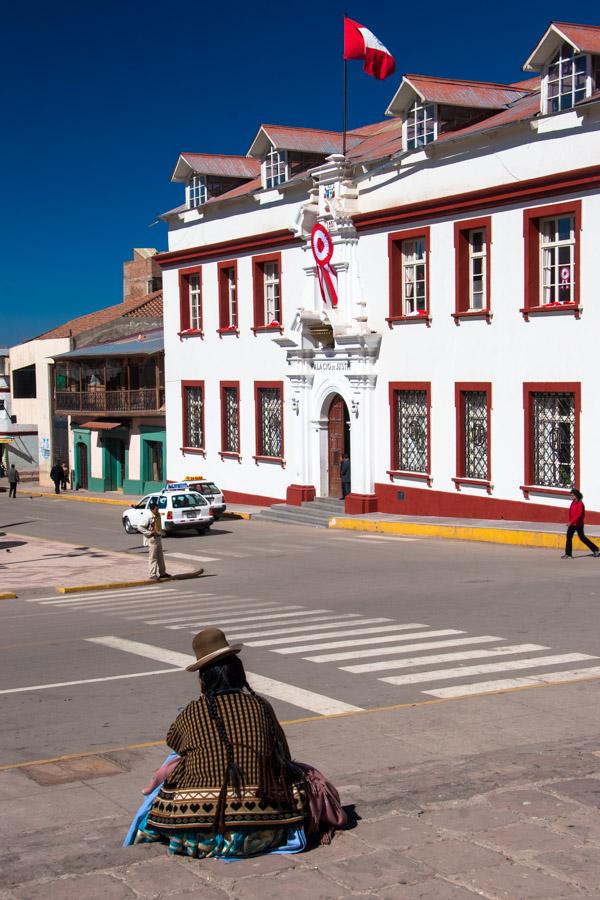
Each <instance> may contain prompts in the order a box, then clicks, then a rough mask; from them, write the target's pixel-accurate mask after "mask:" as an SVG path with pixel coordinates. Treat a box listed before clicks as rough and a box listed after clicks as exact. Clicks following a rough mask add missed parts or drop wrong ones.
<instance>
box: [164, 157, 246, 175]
mask: <svg viewBox="0 0 600 900" xmlns="http://www.w3.org/2000/svg"><path fill="white" fill-rule="evenodd" d="M259 172H260V162H258V161H257V160H254V159H248V158H247V157H246V156H227V155H225V154H218V153H181V154H180V155H179V159H178V160H177V164H176V166H175V169H174V170H173V175H172V176H171V181H187V180H188V178H189V177H190V175H191V174H192V173H197V174H199V175H216V176H220V177H221V178H256V176H257V175H258V174H259Z"/></svg>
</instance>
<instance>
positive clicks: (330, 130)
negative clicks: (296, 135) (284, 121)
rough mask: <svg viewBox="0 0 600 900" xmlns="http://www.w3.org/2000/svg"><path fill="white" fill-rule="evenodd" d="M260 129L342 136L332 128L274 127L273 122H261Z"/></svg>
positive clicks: (308, 126) (306, 126) (305, 126)
mask: <svg viewBox="0 0 600 900" xmlns="http://www.w3.org/2000/svg"><path fill="white" fill-rule="evenodd" d="M260 128H287V129H289V130H290V131H322V132H323V133H325V134H340V135H341V134H342V132H341V131H336V130H335V129H333V128H311V126H310V125H276V124H275V123H274V122H270V123H268V122H261V124H260ZM260 128H259V130H260Z"/></svg>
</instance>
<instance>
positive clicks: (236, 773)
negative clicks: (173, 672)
mask: <svg viewBox="0 0 600 900" xmlns="http://www.w3.org/2000/svg"><path fill="white" fill-rule="evenodd" d="M205 696H206V701H207V704H208V714H209V716H210V718H211V719H212V721H213V722H214V723H215V727H216V729H217V732H218V735H219V740H220V741H221V744H222V745H223V746H224V747H225V752H226V754H227V765H226V767H225V778H224V780H223V785H222V787H221V792H220V794H219V799H218V801H217V809H216V812H215V818H214V826H215V829H216V831H217V833H218V834H223V832H224V831H225V807H226V805H227V788H228V786H229V785H231V787H232V788H233V791H234V793H235V795H236V797H239V796H240V795H241V792H242V773H241V771H240V768H239V766H238V765H237V764H236V762H235V759H234V756H233V743H232V741H231V738H230V737H229V735H228V734H227V729H226V728H225V723H224V721H223V718H222V716H221V713H220V712H219V705H218V703H217V698H216V695H215V693H214V692H213V691H211V692H209V693H207V694H206V695H205Z"/></svg>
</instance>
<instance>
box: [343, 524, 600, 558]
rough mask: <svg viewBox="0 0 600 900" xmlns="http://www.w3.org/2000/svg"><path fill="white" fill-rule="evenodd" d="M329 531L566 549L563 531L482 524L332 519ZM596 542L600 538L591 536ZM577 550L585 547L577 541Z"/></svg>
mask: <svg viewBox="0 0 600 900" xmlns="http://www.w3.org/2000/svg"><path fill="white" fill-rule="evenodd" d="M328 527H329V528H334V529H340V530H343V531H370V532H376V533H379V534H398V535H405V536H414V537H434V538H444V539H445V540H454V541H480V542H483V543H487V544H512V545H515V546H520V547H545V548H547V549H551V550H560V549H563V548H564V546H565V535H564V534H563V533H561V532H548V531H528V530H525V529H523V530H521V529H516V528H493V527H492V528H490V527H485V526H478V525H435V524H433V523H429V522H427V523H425V522H384V521H382V520H381V519H366V520H365V519H353V518H349V517H346V518H340V517H339V516H336V517H334V518H331V519H330V520H329V523H328ZM589 537H590V539H591V540H592V541H599V542H600V537H595V536H593V535H589ZM574 546H575V548H576V549H579V548H583V547H584V545H583V544H581V543H580V541H579V539H578V538H577V539H576V543H575V544H574Z"/></svg>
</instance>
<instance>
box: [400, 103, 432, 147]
mask: <svg viewBox="0 0 600 900" xmlns="http://www.w3.org/2000/svg"><path fill="white" fill-rule="evenodd" d="M436 137H437V123H436V109H435V104H434V103H423V102H422V101H421V100H415V102H414V103H413V105H412V106H411V107H410V109H409V110H408V113H407V115H406V119H405V120H404V146H405V148H406V149H407V150H416V149H418V148H419V147H424V146H425V144H430V143H431V141H434V140H435V139H436Z"/></svg>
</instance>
